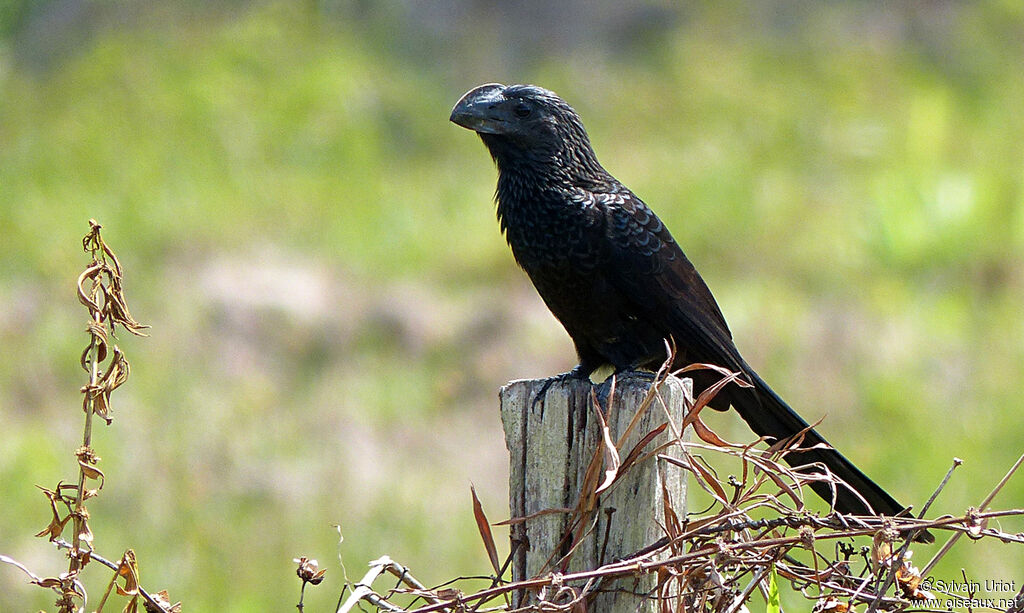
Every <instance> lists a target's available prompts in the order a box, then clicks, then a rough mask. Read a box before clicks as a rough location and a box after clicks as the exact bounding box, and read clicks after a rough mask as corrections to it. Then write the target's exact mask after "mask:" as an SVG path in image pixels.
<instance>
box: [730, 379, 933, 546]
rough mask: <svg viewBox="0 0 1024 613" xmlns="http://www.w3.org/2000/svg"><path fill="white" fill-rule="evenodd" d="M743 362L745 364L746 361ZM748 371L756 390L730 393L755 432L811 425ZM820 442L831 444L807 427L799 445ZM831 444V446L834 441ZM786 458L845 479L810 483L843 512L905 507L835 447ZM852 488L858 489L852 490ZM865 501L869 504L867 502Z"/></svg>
mask: <svg viewBox="0 0 1024 613" xmlns="http://www.w3.org/2000/svg"><path fill="white" fill-rule="evenodd" d="M744 366H746V365H745V364H744ZM746 371H747V375H748V376H749V377H750V379H751V382H752V383H753V384H754V390H750V389H736V390H735V392H734V393H732V394H730V396H731V397H730V398H729V400H730V401H731V402H732V405H733V407H734V408H735V409H736V410H737V412H739V414H740V416H741V417H742V418H743V419H744V421H746V422H747V424H748V425H749V426H750V428H751V429H752V430H753V431H754V432H756V433H757V434H758V435H760V436H769V437H772V438H773V439H775V440H782V439H785V438H789V437H791V436H793V435H795V434H797V433H799V432H801V431H803V430H805V429H807V428H809V425H808V423H807V422H806V421H804V419H803V418H802V417H800V416H799V415H798V414H797V413H796V411H794V410H793V409H792V408H790V406H789V405H788V404H786V402H785V401H784V400H782V398H779V395H778V394H776V393H775V392H774V391H772V388H770V387H769V386H768V384H767V383H765V382H764V380H763V379H761V377H759V376H758V375H757V373H756V372H754V371H753V369H750V367H749V366H748V367H747V368H746ZM821 443H824V444H825V445H828V441H826V440H825V439H824V438H822V436H821V435H820V434H818V433H817V432H816V431H814V430H808V431H807V432H806V433H805V434H804V437H803V442H801V443H800V448H805V447H814V446H815V445H819V444H821ZM828 446H829V447H831V445H828ZM785 460H786V462H787V463H789V464H790V465H791V466H794V467H795V466H804V465H807V464H811V463H815V462H820V463H821V464H824V465H825V466H826V467H827V468H828V470H829V471H831V472H832V473H833V474H834V475H835V476H837V477H839V478H840V479H841V480H843V481H844V482H845V483H846V484H847V485H848V486H849V488H847V487H844V486H843V485H841V484H839V485H836V486H834V492H835V493H834V494H833V485H832V484H830V483H828V482H825V481H819V482H814V483H812V484H811V488H812V489H813V490H814V491H815V492H816V493H817V494H818V495H819V496H821V497H822V499H824V500H826V501H829V502H831V501H832V499H833V496H835V509H836V510H837V511H839V512H840V513H852V514H857V515H863V514H869V515H870V514H880V515H890V516H892V515H897V514H899V513H900V512H901V511H903V510H904V508H905V507H904V506H903V505H902V504H900V503H899V502H897V501H896V499H894V498H893V497H892V496H890V495H889V493H888V492H886V491H885V490H883V489H882V488H881V486H879V485H878V484H877V483H875V482H874V481H872V480H871V479H870V478H868V476H867V475H865V474H864V473H863V472H861V470H860V469H859V468H857V467H856V466H854V465H853V463H852V462H850V461H849V460H847V459H846V458H845V457H844V456H843V455H842V454H841V453H839V452H838V451H836V450H835V449H831V448H830V449H812V450H809V451H799V452H796V451H792V452H790V453H788V454H786V456H785ZM850 488H852V489H853V490H854V491H855V492H856V493H855V492H854V491H850ZM865 503H867V505H868V506H865ZM917 540H918V541H921V542H926V543H928V542H932V541H933V540H934V537H932V536H931V535H930V534H929V533H927V532H922V533H921V534H919V535H918V537H917Z"/></svg>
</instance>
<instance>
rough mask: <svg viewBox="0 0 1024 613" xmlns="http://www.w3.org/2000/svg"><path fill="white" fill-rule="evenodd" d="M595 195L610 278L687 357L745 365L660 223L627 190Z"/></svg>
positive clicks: (714, 306) (692, 270) (713, 305)
mask: <svg viewBox="0 0 1024 613" xmlns="http://www.w3.org/2000/svg"><path fill="white" fill-rule="evenodd" d="M595 199H596V200H597V201H598V202H599V205H598V207H599V208H600V209H601V210H603V212H604V216H605V224H604V231H605V232H606V235H607V236H606V238H607V240H606V241H604V244H605V245H607V249H608V253H607V254H606V255H607V257H608V260H607V261H609V262H615V265H613V266H607V267H605V274H608V275H610V278H609V281H610V282H611V284H612V285H613V286H614V287H616V288H618V289H619V291H621V292H622V293H623V294H624V295H625V296H627V297H629V298H630V299H632V300H634V301H635V305H636V308H637V311H638V312H639V313H641V314H642V315H643V316H644V317H646V318H647V319H648V320H650V321H651V322H652V323H653V324H654V325H655V326H657V327H659V328H662V329H665V330H667V331H668V332H669V333H670V334H672V336H673V337H675V340H676V342H677V343H678V344H679V345H680V346H681V347H687V348H688V349H689V351H688V354H687V355H686V356H685V357H686V359H687V360H689V361H706V362H710V363H713V364H718V365H721V366H725V367H728V368H731V369H733V370H738V371H743V370H746V368H745V366H746V365H745V363H744V362H743V358H742V357H740V354H739V352H738V351H737V349H736V346H735V345H734V344H733V341H732V334H731V333H730V332H729V326H728V324H726V322H725V317H724V316H723V315H722V311H721V309H719V307H718V303H717V302H715V298H714V296H712V294H711V290H710V289H708V286H707V284H705V283H704V280H703V279H702V278H701V276H700V274H698V273H697V270H696V269H695V268H694V267H693V264H691V263H690V260H688V259H687V258H686V255H685V254H684V253H683V251H682V249H681V248H680V247H679V245H678V244H677V243H676V242H675V239H673V238H672V235H671V233H670V232H669V231H668V229H667V228H666V227H665V224H663V223H662V221H661V220H660V219H658V217H657V216H656V215H655V214H654V212H653V211H651V209H649V208H648V207H647V205H646V204H644V202H643V201H642V200H640V199H639V198H638V197H636V196H635V195H633V194H632V193H631V192H629V191H628V190H625V189H623V190H622V191H619V192H618V193H608V194H595ZM602 205H603V206H602Z"/></svg>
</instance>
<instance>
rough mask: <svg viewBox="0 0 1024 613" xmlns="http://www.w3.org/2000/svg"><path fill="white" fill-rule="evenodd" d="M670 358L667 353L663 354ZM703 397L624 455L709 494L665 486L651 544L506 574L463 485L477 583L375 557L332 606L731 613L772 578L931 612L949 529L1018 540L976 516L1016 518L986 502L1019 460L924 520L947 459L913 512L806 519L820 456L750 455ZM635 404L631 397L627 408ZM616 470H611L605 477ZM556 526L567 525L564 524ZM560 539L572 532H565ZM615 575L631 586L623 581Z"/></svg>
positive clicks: (410, 612) (869, 606)
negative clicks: (959, 502)
mask: <svg viewBox="0 0 1024 613" xmlns="http://www.w3.org/2000/svg"><path fill="white" fill-rule="evenodd" d="M670 362H671V358H670V359H669V361H668V362H667V363H670ZM705 367H706V365H705V366H695V367H688V369H684V370H689V369H693V368H705ZM666 370H667V369H666V368H663V369H662V371H661V372H659V374H658V376H657V380H658V383H660V382H661V381H663V380H664V378H665V375H666V372H665V371H666ZM715 370H718V371H719V372H720V373H721V374H722V375H723V382H731V381H734V380H735V374H734V373H729V372H727V371H722V370H720V369H717V368H716V369H715ZM726 380H728V381H726ZM724 384H725V383H723V385H724ZM657 387H658V384H657V383H656V385H655V386H653V387H652V389H653V390H655V391H653V392H652V395H658V392H657V391H656V390H657ZM716 387H717V386H716ZM717 389H720V387H717ZM716 391H717V390H716ZM709 399H710V397H698V398H697V400H696V401H694V402H692V403H691V404H689V406H688V407H687V414H686V416H685V418H684V419H683V421H682V424H675V423H673V420H672V418H671V416H669V415H668V413H667V411H666V418H667V420H668V422H667V423H668V424H669V425H671V426H672V428H671V430H670V431H671V432H673V433H675V436H674V440H673V441H672V442H671V443H670V444H671V445H677V446H681V448H682V451H683V454H682V457H683V459H682V460H677V459H675V458H671V457H669V456H667V455H665V454H664V453H663V452H664V449H665V448H664V446H662V447H659V448H658V449H655V450H653V451H647V452H646V455H644V457H643V459H640V460H636V461H635V462H633V463H632V465H634V466H635V465H636V464H637V463H639V462H641V461H654V460H655V458H661V459H662V460H667V461H669V462H670V463H672V464H673V465H674V467H675V468H676V469H678V470H684V471H686V472H688V473H689V474H690V476H691V478H692V481H691V483H696V485H697V486H698V487H700V488H701V489H703V490H704V491H706V492H707V493H708V494H710V496H711V498H712V499H713V501H714V502H713V504H712V506H711V508H709V509H707V510H706V511H703V512H699V513H689V514H686V513H684V512H683V510H681V509H674V508H672V506H671V502H669V498H668V497H667V496H666V497H665V501H666V502H665V505H664V507H665V508H663V509H661V510H659V514H660V517H658V518H657V521H658V522H659V524H660V526H661V528H662V530H663V532H664V536H663V537H662V538H660V539H659V540H657V541H656V542H654V543H651V544H650V545H649V546H647V547H645V548H643V549H642V550H640V551H637V552H634V553H633V554H631V555H626V556H624V557H622V558H620V559H618V560H615V561H613V562H611V563H608V564H604V565H602V566H600V567H599V568H593V569H588V570H584V571H580V572H568V573H565V572H563V573H559V572H552V571H550V570H548V571H546V572H545V573H543V574H541V575H539V576H536V577H529V578H520V577H516V578H514V580H509V579H507V578H505V570H506V568H507V566H508V563H507V562H506V564H505V565H504V566H501V567H499V566H498V564H497V560H496V554H495V552H494V546H493V537H492V536H491V534H490V527H489V526H490V524H489V523H488V522H487V521H486V518H484V517H483V511H482V509H479V508H478V505H479V503H478V501H477V500H476V497H475V494H474V514H475V515H476V517H477V523H478V526H479V528H480V532H481V537H482V539H483V542H484V546H485V549H487V552H488V556H489V557H490V559H491V564H492V567H493V569H494V571H495V574H494V575H492V576H491V577H490V578H489V579H488V580H489V581H490V586H489V587H486V588H484V589H479V588H478V589H476V591H472V590H469V589H468V587H467V589H466V592H464V591H463V590H462V589H460V588H458V587H452V586H451V585H452V584H455V585H460V586H469V585H472V582H471V581H470V579H471V578H460V579H457V580H453V581H450V582H448V583H446V584H445V585H444V587H443V588H435V589H425V588H423V587H422V585H421V584H420V583H419V582H418V581H416V580H415V579H414V578H413V577H412V575H411V574H410V571H409V569H407V568H405V567H404V566H402V565H400V564H397V563H395V562H394V561H392V560H391V559H390V558H388V557H387V556H384V557H383V558H381V559H380V560H376V561H374V562H372V563H371V565H370V566H371V568H370V571H369V572H368V573H367V574H366V576H364V577H363V579H362V580H361V581H360V582H358V583H356V584H355V585H352V586H349V585H348V584H347V582H346V588H348V587H351V588H352V592H351V593H350V595H349V597H348V599H346V600H345V601H344V602H343V603H342V602H341V601H340V600H339V607H338V609H337V611H338V613H347V612H348V611H350V610H353V609H354V607H356V606H358V602H359V601H360V600H364V601H366V602H369V603H371V604H372V605H373V606H375V607H377V609H378V610H381V611H396V612H397V611H403V612H407V613H431V612H434V611H447V612H460V613H461V612H470V611H480V612H483V611H509V612H512V611H514V612H516V613H533V612H565V613H580V612H583V611H586V610H587V606H586V605H587V602H589V599H590V598H591V597H592V596H593V595H596V594H598V593H601V592H603V591H608V590H618V591H623V590H626V591H629V592H631V593H633V594H634V595H635V596H636V597H637V599H638V600H637V602H638V603H640V602H641V601H645V600H646V601H648V602H649V604H648V608H642V609H638V610H645V611H647V610H650V611H659V612H664V613H671V612H676V611H678V612H682V611H687V612H694V611H703V612H705V613H739V612H745V611H747V603H748V601H749V599H750V598H751V597H752V595H753V593H754V592H758V591H759V592H760V593H761V594H762V595H764V596H765V599H766V600H768V599H769V596H770V595H771V594H770V593H771V592H772V591H773V590H774V593H775V595H776V597H777V593H778V592H777V587H776V586H775V578H776V577H777V578H778V579H779V580H781V581H785V582H788V583H789V584H790V585H791V586H792V587H793V589H794V590H795V591H796V592H798V593H800V594H802V595H803V596H804V597H805V598H807V599H809V600H811V601H813V603H814V606H813V611H814V613H852V612H854V611H857V612H860V613H874V612H875V611H893V612H902V611H930V610H939V609H935V608H934V607H936V606H938V605H936V604H934V603H936V602H938V600H937V599H936V594H935V593H933V591H932V590H935V589H936V588H935V587H934V586H932V585H930V584H929V583H928V582H927V581H926V580H925V577H927V572H928V571H929V570H930V569H931V568H932V567H934V565H935V564H936V563H937V562H938V561H939V559H941V557H942V556H943V555H945V553H946V552H947V551H949V547H950V546H951V544H952V543H953V542H955V541H956V539H958V538H960V537H961V536H963V535H967V536H968V537H969V538H971V539H973V540H980V539H995V540H998V541H1001V542H1004V543H1015V544H1024V533H1017V534H1012V533H1007V532H1004V531H1001V530H999V529H997V528H994V527H991V526H990V525H989V522H990V520H996V519H997V518H1007V517H1014V516H1017V517H1019V516H1024V509H1011V510H1002V511H990V510H988V505H989V504H990V503H991V501H992V499H993V498H994V496H995V495H996V494H997V493H998V492H999V490H1000V489H1001V488H1002V487H1003V485H1004V484H1005V483H1006V482H1007V480H1009V478H1010V477H1011V476H1012V475H1013V474H1014V473H1015V471H1016V470H1017V468H1019V466H1020V465H1021V463H1024V456H1022V457H1021V459H1019V460H1018V461H1017V463H1016V464H1015V465H1014V466H1013V467H1012V468H1011V469H1010V470H1009V471H1008V472H1007V474H1006V476H1004V477H1003V479H1002V480H1001V481H1000V482H999V483H998V484H997V485H996V487H995V488H994V489H993V491H992V493H991V494H990V495H989V496H988V497H987V498H986V499H985V500H984V501H983V502H982V503H981V504H980V505H979V506H978V507H972V508H969V509H967V510H966V511H965V512H964V513H963V514H960V515H942V516H939V517H935V518H932V519H925V513H926V512H927V511H928V510H929V508H930V506H931V504H932V502H934V500H935V499H936V498H937V497H938V495H939V493H940V492H941V491H942V489H943V488H944V487H945V485H946V483H947V482H948V481H949V478H950V476H951V475H952V473H953V471H954V469H955V468H956V467H957V466H959V465H960V464H961V461H960V460H958V459H954V461H953V465H952V466H951V467H950V469H949V471H948V472H947V473H946V476H945V478H944V479H943V480H942V482H941V484H940V485H939V486H938V487H937V488H936V490H935V492H934V493H933V494H932V496H931V497H930V499H929V500H928V502H927V503H926V504H925V505H924V507H923V508H922V510H921V511H920V512H919V513H918V515H917V516H916V517H915V516H911V515H905V516H900V517H883V516H854V515H844V514H839V513H834V512H833V513H830V514H827V515H818V514H815V513H812V512H810V511H809V510H808V509H807V508H805V506H804V502H803V491H804V490H805V489H806V488H807V487H809V484H810V483H811V482H812V481H815V480H817V481H820V480H822V479H823V478H824V479H826V480H827V481H828V482H829V483H830V484H831V486H832V487H833V488H839V487H846V485H845V484H844V483H842V482H841V481H840V480H839V479H838V478H836V477H835V476H834V475H832V474H831V473H827V471H826V473H825V474H824V475H823V474H822V470H823V468H822V467H821V466H816V465H810V466H804V467H800V468H791V467H788V466H784V465H782V464H781V463H780V462H781V460H782V458H783V456H785V455H786V454H787V453H796V452H794V451H790V450H789V446H790V445H792V444H793V443H799V435H798V436H797V437H794V439H795V440H791V441H782V442H779V443H776V444H775V445H773V446H772V447H770V448H769V449H767V450H764V451H758V450H755V449H754V448H753V444H750V445H737V444H734V443H729V442H727V441H724V440H723V439H721V438H720V437H719V436H718V435H717V434H715V433H714V432H713V431H712V430H711V429H710V428H709V427H708V426H707V425H706V424H704V422H703V421H702V420H701V419H700V411H701V409H702V408H703V407H704V406H706V404H707V401H708V400H709ZM611 401H612V400H609V402H611ZM662 406H663V407H664V403H663V402H662ZM645 409H646V406H644V405H642V406H641V407H639V408H638V409H637V411H638V412H639V411H642V410H645ZM686 426H690V427H692V428H693V431H694V432H695V433H696V435H697V437H698V438H699V439H700V441H699V442H690V441H687V440H685V439H684V438H683V437H682V436H680V433H681V432H682V429H683V428H684V427H686ZM661 427H662V428H663V427H664V426H661ZM649 438H653V437H649ZM645 440H648V439H647V438H645ZM619 451H622V450H619ZM600 453H601V450H600V449H598V450H596V451H595V454H600ZM702 454H724V455H727V456H731V457H732V458H733V461H737V460H738V461H739V462H740V464H741V466H742V470H741V472H740V475H739V476H738V477H734V476H728V477H725V478H720V477H719V476H718V475H717V474H716V472H715V470H714V468H712V466H711V464H710V463H709V462H707V461H706V460H705V458H704V457H702ZM598 464H600V461H598ZM625 464H626V463H623V466H622V467H621V468H622V469H623V471H624V470H626V469H627V467H626V466H625ZM606 468H607V466H606ZM621 475H622V472H621V471H620V472H619V473H618V474H616V475H614V479H618V478H619V477H621ZM607 485H608V484H605V485H603V486H602V487H607ZM587 487H590V488H596V487H597V484H596V482H590V483H586V482H585V483H584V488H587ZM594 495H599V493H595V492H580V495H579V497H578V500H579V501H580V503H579V504H583V503H584V501H586V500H588V499H589V498H591V497H592V496H594ZM579 504H578V505H577V506H579ZM580 511H581V509H579V508H576V509H551V510H549V511H545V512H541V513H538V514H535V515H534V516H531V517H528V518H513V519H511V520H509V521H507V522H499V523H500V524H509V523H515V522H521V521H531V519H532V518H533V517H536V516H539V515H541V514H547V513H568V514H570V515H579V514H580ZM569 525H570V528H569V529H570V530H571V529H572V522H570V523H569ZM922 530H930V531H933V532H935V533H939V534H942V533H945V534H949V535H950V536H951V538H950V540H949V541H948V542H947V544H946V546H945V547H943V548H942V549H940V551H939V553H937V554H936V555H935V556H934V557H933V558H932V559H931V560H930V561H929V562H928V564H927V565H926V566H925V567H924V568H925V570H924V571H921V570H920V569H919V568H918V567H916V566H915V565H914V564H913V563H912V562H911V558H912V555H913V551H912V550H911V549H910V545H911V542H912V540H913V538H914V535H915V534H919V533H920V532H921V531H922ZM566 538H569V539H570V540H571V539H572V537H571V535H570V536H567V537H566ZM515 549H516V544H515V543H513V547H512V552H511V553H510V554H509V559H511V558H512V556H513V555H515ZM571 550H572V548H571V547H570V551H571ZM563 568H564V566H563ZM382 573H389V574H391V575H393V576H395V577H397V578H398V585H397V586H396V587H395V588H393V589H390V590H387V591H384V592H382V593H380V592H376V591H374V590H373V589H372V587H371V583H372V582H373V581H374V579H376V578H377V577H378V576H379V575H381V574H382ZM618 579H629V580H630V581H629V582H627V583H625V584H624V583H622V582H621V581H615V580H618ZM623 585H633V586H634V587H632V588H624V587H622V586H623ZM524 591H525V592H526V593H528V594H530V595H531V597H530V598H528V599H526V600H525V601H523V602H525V603H527V604H525V605H523V606H521V607H520V608H513V607H512V606H511V605H510V604H509V602H510V601H509V595H511V594H514V593H517V592H520V593H522V592H524ZM947 595H948V594H947ZM496 601H497V602H496ZM1014 602H1015V603H1016V605H1014V606H1016V608H1014V606H1011V607H1010V609H1011V610H1015V611H1020V610H1021V607H1022V606H1024V590H1022V594H1021V595H1020V597H1019V598H1018V600H1017V601H1014ZM943 610H944V609H943Z"/></svg>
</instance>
